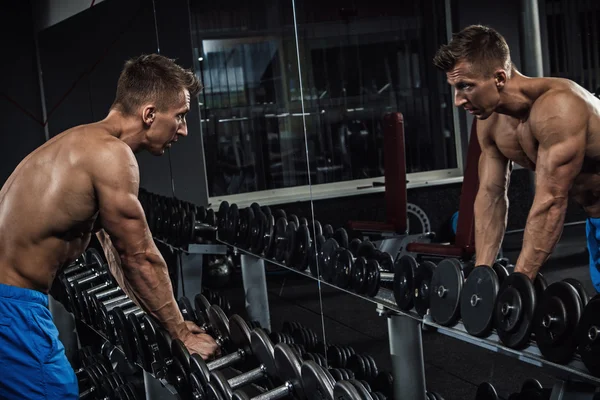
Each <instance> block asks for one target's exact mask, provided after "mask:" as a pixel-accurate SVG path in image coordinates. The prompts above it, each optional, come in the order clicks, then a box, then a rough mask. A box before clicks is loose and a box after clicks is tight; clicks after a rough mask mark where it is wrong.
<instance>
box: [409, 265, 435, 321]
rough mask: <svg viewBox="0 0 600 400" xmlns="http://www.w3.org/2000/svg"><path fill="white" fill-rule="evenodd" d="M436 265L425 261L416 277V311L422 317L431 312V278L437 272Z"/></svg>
mask: <svg viewBox="0 0 600 400" xmlns="http://www.w3.org/2000/svg"><path fill="white" fill-rule="evenodd" d="M435 268H436V267H435V264H434V263H433V262H431V261H423V262H422V263H421V264H419V267H418V268H417V273H416V275H415V298H414V303H415V310H416V311H417V313H418V314H419V315H420V316H421V317H422V316H424V315H425V314H427V310H429V294H430V291H431V290H430V288H431V277H432V276H433V271H435Z"/></svg>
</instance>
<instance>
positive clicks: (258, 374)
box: [227, 364, 267, 390]
mask: <svg viewBox="0 0 600 400" xmlns="http://www.w3.org/2000/svg"><path fill="white" fill-rule="evenodd" d="M266 374H267V368H266V367H265V366H264V364H261V365H259V366H258V367H256V368H254V369H252V370H250V371H248V372H244V373H243V374H241V375H238V376H234V377H233V378H231V379H228V380H227V383H229V386H231V390H235V389H237V388H239V387H242V386H245V385H247V384H248V383H250V382H254V381H257V380H259V379H261V378H262V377H264V376H265V375H266Z"/></svg>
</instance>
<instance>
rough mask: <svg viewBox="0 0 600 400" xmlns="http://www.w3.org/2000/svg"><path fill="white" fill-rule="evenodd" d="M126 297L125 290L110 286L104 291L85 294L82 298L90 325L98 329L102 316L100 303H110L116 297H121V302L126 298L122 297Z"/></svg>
mask: <svg viewBox="0 0 600 400" xmlns="http://www.w3.org/2000/svg"><path fill="white" fill-rule="evenodd" d="M124 295H125V292H123V289H121V288H120V287H119V286H110V287H108V288H106V289H104V290H98V291H95V292H84V293H83V294H82V297H83V302H84V304H85V308H86V313H87V315H88V318H89V321H88V323H89V324H90V325H91V326H92V327H94V328H97V327H98V320H99V316H100V309H99V303H100V302H104V301H109V300H111V299H114V298H116V297H120V300H122V299H124V298H125V297H122V296H124Z"/></svg>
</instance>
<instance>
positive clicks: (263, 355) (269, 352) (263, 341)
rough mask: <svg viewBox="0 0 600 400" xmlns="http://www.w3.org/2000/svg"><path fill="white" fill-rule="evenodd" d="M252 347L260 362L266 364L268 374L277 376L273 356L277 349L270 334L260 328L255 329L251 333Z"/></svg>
mask: <svg viewBox="0 0 600 400" xmlns="http://www.w3.org/2000/svg"><path fill="white" fill-rule="evenodd" d="M250 347H251V348H252V354H253V355H254V356H255V357H256V358H257V359H258V362H260V363H261V364H263V365H264V367H265V370H266V371H267V374H268V375H270V376H277V373H278V371H277V367H276V365H275V359H274V358H273V357H274V352H275V349H274V347H273V342H271V339H269V335H267V333H266V332H265V331H263V330H262V329H260V328H256V329H254V330H253V331H252V332H251V333H250Z"/></svg>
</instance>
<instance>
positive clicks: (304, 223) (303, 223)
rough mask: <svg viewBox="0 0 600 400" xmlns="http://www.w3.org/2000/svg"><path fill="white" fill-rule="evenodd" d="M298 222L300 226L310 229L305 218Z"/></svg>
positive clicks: (299, 219)
mask: <svg viewBox="0 0 600 400" xmlns="http://www.w3.org/2000/svg"><path fill="white" fill-rule="evenodd" d="M298 222H300V226H306V227H308V220H307V219H306V218H305V217H300V218H298Z"/></svg>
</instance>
